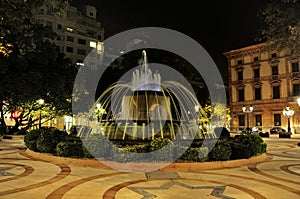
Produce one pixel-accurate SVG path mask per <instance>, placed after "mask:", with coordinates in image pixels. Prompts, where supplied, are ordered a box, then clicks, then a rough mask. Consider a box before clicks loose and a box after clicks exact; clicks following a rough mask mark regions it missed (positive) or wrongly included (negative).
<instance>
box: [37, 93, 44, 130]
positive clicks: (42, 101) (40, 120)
mask: <svg viewBox="0 0 300 199" xmlns="http://www.w3.org/2000/svg"><path fill="white" fill-rule="evenodd" d="M37 102H38V103H39V104H40V105H41V106H42V105H43V104H44V103H45V101H44V100H43V99H39V100H38V101H37ZM41 127H42V109H41V107H40V119H39V128H41Z"/></svg>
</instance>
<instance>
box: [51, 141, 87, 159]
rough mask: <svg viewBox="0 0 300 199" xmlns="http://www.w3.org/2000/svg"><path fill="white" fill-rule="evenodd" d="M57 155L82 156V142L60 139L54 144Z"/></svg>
mask: <svg viewBox="0 0 300 199" xmlns="http://www.w3.org/2000/svg"><path fill="white" fill-rule="evenodd" d="M56 152H57V155H59V156H63V157H83V156H84V153H83V148H82V143H81V142H78V141H75V142H68V141H62V142H60V143H58V144H57V146H56Z"/></svg>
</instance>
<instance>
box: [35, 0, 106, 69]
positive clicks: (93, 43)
mask: <svg viewBox="0 0 300 199" xmlns="http://www.w3.org/2000/svg"><path fill="white" fill-rule="evenodd" d="M35 16H36V18H38V19H40V20H41V21H42V23H43V24H44V25H46V26H48V27H50V28H52V29H53V31H54V32H55V33H57V37H56V38H54V39H53V40H52V42H54V43H55V44H56V45H57V46H59V48H60V51H61V52H63V53H65V55H66V57H68V58H70V59H71V60H72V62H73V63H74V64H76V63H78V64H79V65H80V64H81V63H83V61H84V59H85V57H86V56H87V55H88V54H89V53H90V52H91V50H93V49H96V52H97V53H96V54H95V55H94V56H95V58H97V59H96V60H98V61H99V60H101V58H102V57H103V53H104V46H103V43H102V41H103V40H104V33H105V31H104V28H103V27H102V26H101V23H100V22H99V21H97V18H96V17H97V9H96V7H94V6H90V5H87V6H85V7H84V12H81V11H79V10H78V9H77V8H76V7H73V6H71V5H70V4H69V3H68V2H66V7H65V9H64V11H63V12H62V13H61V14H60V15H55V16H53V15H52V14H48V11H47V9H46V8H45V7H41V8H39V9H37V10H36V14H35ZM101 56H102V57H101Z"/></svg>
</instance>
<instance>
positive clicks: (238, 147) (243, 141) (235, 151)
mask: <svg viewBox="0 0 300 199" xmlns="http://www.w3.org/2000/svg"><path fill="white" fill-rule="evenodd" d="M266 148H267V145H266V144H265V143H264V141H263V140H262V138H261V137H260V136H258V135H251V134H244V135H237V136H235V137H234V139H233V142H231V149H232V155H231V158H230V159H233V160H234V159H243V158H250V157H252V156H255V155H257V154H260V153H264V152H266Z"/></svg>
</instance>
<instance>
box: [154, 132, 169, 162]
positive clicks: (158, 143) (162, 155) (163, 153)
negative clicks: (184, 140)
mask: <svg viewBox="0 0 300 199" xmlns="http://www.w3.org/2000/svg"><path fill="white" fill-rule="evenodd" d="M160 149H161V150H160ZM158 150H160V151H158ZM150 151H151V152H154V151H157V152H156V153H155V154H156V156H155V157H153V160H154V161H171V160H172V159H173V152H174V144H173V142H172V141H171V140H170V139H168V138H155V139H154V140H152V141H151V142H150Z"/></svg>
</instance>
